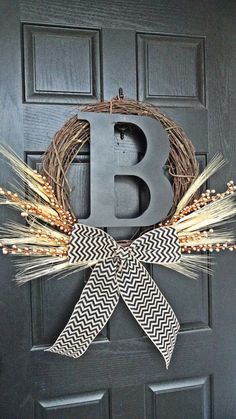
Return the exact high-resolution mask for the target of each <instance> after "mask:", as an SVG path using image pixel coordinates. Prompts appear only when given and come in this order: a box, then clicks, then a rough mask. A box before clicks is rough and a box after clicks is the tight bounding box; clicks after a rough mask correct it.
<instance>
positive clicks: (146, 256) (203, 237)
mask: <svg viewBox="0 0 236 419" xmlns="http://www.w3.org/2000/svg"><path fill="white" fill-rule="evenodd" d="M83 110H84V111H86V112H97V113H99V112H110V113H118V114H130V115H139V116H145V117H151V118H154V119H156V120H158V121H160V122H161V124H162V125H163V128H164V129H165V130H166V131H167V133H168V138H169V141H170V154H169V158H168V161H167V163H166V166H167V168H168V170H169V174H170V175H171V177H172V187H173V206H172V209H171V211H170V213H169V214H168V216H167V218H166V219H165V220H157V223H159V224H157V225H155V226H152V227H150V228H148V229H147V231H146V232H144V233H143V234H141V235H140V236H139V237H137V238H135V239H134V240H127V241H126V242H124V243H123V242H116V241H115V240H114V239H113V238H112V237H111V236H110V235H109V234H107V233H106V232H104V231H103V230H101V229H98V228H95V227H92V226H88V225H85V224H82V223H80V222H79V220H76V219H75V216H74V214H73V210H72V208H71V205H70V201H69V192H70V188H69V184H68V181H67V179H66V175H67V172H68V170H69V167H70V164H71V163H72V161H73V159H74V158H75V156H76V155H77V154H78V152H79V151H80V150H81V148H82V147H83V146H84V145H85V144H86V143H87V142H88V141H89V139H90V133H89V124H88V122H86V121H84V120H80V119H78V117H77V116H73V117H72V118H70V119H69V120H68V121H67V122H66V123H65V124H64V126H63V127H62V128H61V129H60V130H59V131H58V132H57V133H56V134H55V136H54V138H53V140H52V142H51V144H50V146H49V148H48V150H47V151H46V153H45V154H44V156H43V160H42V162H43V169H42V172H41V173H38V172H37V171H36V170H33V169H32V168H31V167H29V166H28V165H26V164H25V163H24V162H23V161H22V160H21V159H19V157H18V156H17V155H16V154H15V153H14V152H13V151H12V150H9V149H6V148H5V147H3V146H2V145H0V153H1V154H2V156H4V157H5V158H6V159H7V160H8V162H9V164H10V165H11V166H12V169H13V170H14V172H15V174H16V175H17V177H18V178H19V179H20V180H21V183H20V186H19V182H18V183H16V184H15V185H11V186H12V189H13V190H12V191H10V190H8V189H6V188H3V187H1V188H0V203H1V204H6V205H9V206H11V207H13V208H14V209H16V210H18V211H20V213H21V215H22V217H23V218H24V219H25V221H26V223H24V224H21V223H19V222H15V221H8V222H6V223H5V224H4V225H3V226H1V229H0V233H1V237H0V241H1V247H2V252H3V254H6V255H15V256H19V258H18V261H17V262H16V263H17V268H18V272H17V274H16V281H17V283H19V284H23V283H26V282H27V281H31V280H34V279H35V278H40V277H43V276H45V275H49V274H50V275H51V276H55V275H60V276H61V277H62V276H66V275H68V274H69V273H70V272H72V271H75V272H76V271H78V270H81V269H85V268H88V267H90V268H91V269H92V273H91V275H90V278H89V280H88V282H87V283H86V285H85V287H84V289H83V292H82V294H81V296H80V299H79V301H78V302H77V304H76V305H75V307H74V310H73V312H72V315H71V317H70V319H69V321H68V323H67V325H66V326H65V328H64V329H63V331H62V332H61V333H60V335H59V337H58V338H57V340H56V342H55V343H54V344H53V345H52V346H51V347H50V348H48V349H47V351H50V352H55V353H58V354H62V355H67V356H70V357H74V358H77V357H79V356H81V355H83V353H84V352H85V351H86V350H87V349H88V347H89V345H90V343H91V342H92V341H93V340H94V339H95V337H96V336H97V335H98V333H99V332H100V331H101V330H102V329H103V327H104V326H105V324H106V323H107V321H108V320H109V318H110V316H111V315H112V313H113V311H114V309H115V307H116V305H117V303H118V301H119V298H120V297H121V298H122V299H123V300H124V301H125V303H126V305H127V307H128V308H129V310H130V311H131V313H132V315H133V316H134V317H135V319H136V320H137V322H138V323H139V325H140V326H141V327H142V328H143V330H144V331H145V333H146V334H147V336H148V337H149V338H150V339H151V341H152V342H153V343H154V345H155V346H156V347H157V348H158V350H159V351H160V352H161V354H162V356H163V357H164V359H165V363H166V367H168V365H169V363H170V359H171V356H172V353H173V349H174V346H175V342H176V337H177V333H178V330H179V322H178V320H177V317H176V315H175V313H174V311H173V309H172V308H171V306H170V304H169V303H168V302H167V300H166V299H165V297H164V296H163V295H162V293H161V291H160V290H159V288H158V286H157V284H156V283H155V282H154V281H153V279H152V278H151V276H150V275H149V273H148V271H147V270H146V268H145V267H144V266H143V264H142V263H156V264H161V265H163V266H165V267H168V268H171V269H174V270H176V271H178V272H180V273H182V274H184V275H187V276H190V277H197V273H196V272H197V270H199V269H201V270H203V271H208V270H209V267H208V252H214V251H216V252H219V251H221V250H225V249H229V250H233V249H235V248H236V245H235V244H234V234H233V232H232V231H230V230H226V229H225V228H224V227H223V228H222V225H224V224H225V222H227V221H228V220H229V219H231V218H232V217H234V216H235V214H236V206H235V202H234V194H235V189H236V187H235V186H234V183H233V181H229V182H228V183H227V190H226V191H225V192H223V193H216V192H215V191H214V190H206V191H205V192H203V193H201V194H200V195H199V188H201V187H202V185H204V184H205V182H206V180H207V179H208V178H209V177H210V176H211V175H213V174H214V173H215V172H216V171H217V170H218V169H220V168H221V167H222V165H223V164H224V159H223V158H222V156H220V155H216V156H215V157H214V158H213V159H212V160H211V162H210V163H209V164H208V166H207V167H206V168H205V169H204V170H203V171H202V172H201V173H200V174H199V173H198V172H199V169H198V163H197V161H196V158H195V153H194V147H193V145H192V143H191V141H190V140H189V139H188V138H187V136H186V134H185V133H184V132H183V130H182V129H181V128H180V127H178V126H177V125H176V124H175V123H174V122H173V121H172V120H171V119H170V118H169V117H168V116H166V115H164V114H163V113H162V112H161V111H160V110H159V109H158V108H157V107H155V106H153V105H150V104H147V103H143V102H136V101H134V100H126V99H124V98H123V97H120V96H119V97H117V98H115V99H113V100H111V101H108V102H99V103H97V104H92V105H88V106H86V107H85V108H84V109H83Z"/></svg>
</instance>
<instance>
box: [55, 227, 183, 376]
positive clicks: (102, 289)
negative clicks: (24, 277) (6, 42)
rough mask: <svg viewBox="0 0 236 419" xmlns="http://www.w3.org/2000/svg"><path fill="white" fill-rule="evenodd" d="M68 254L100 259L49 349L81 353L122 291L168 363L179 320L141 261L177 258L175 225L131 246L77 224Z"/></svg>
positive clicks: (73, 354) (72, 259)
mask: <svg viewBox="0 0 236 419" xmlns="http://www.w3.org/2000/svg"><path fill="white" fill-rule="evenodd" d="M68 255H69V260H70V263H76V262H91V261H96V265H95V267H94V269H93V271H92V273H91V275H90V278H89V280H88V282H87V284H86V285H85V287H84V289H83V292H82V294H81V297H80V299H79V301H78V302H77V304H76V305H75V308H74V311H73V313H72V315H71V317H70V319H69V321H68V323H67V325H66V327H65V328H64V330H63V331H62V332H61V334H60V335H59V337H58V338H57V340H56V342H55V343H54V344H53V346H51V347H50V348H49V349H48V350H49V351H51V352H57V353H59V354H63V355H67V356H71V357H74V358H77V357H79V356H81V355H82V354H83V353H84V352H85V351H86V349H88V347H89V345H90V343H91V342H92V341H93V340H94V339H95V337H96V336H97V335H98V333H99V332H100V331H101V330H102V329H103V327H104V326H105V324H106V323H107V321H108V320H109V318H110V317H111V315H112V313H113V311H114V309H115V307H116V305H117V303H118V301H119V297H120V296H121V297H122V298H123V300H124V301H125V303H126V305H127V307H128V308H129V310H130V311H131V313H132V315H133V316H134V317H135V319H136V320H137V322H138V323H139V325H140V326H141V327H142V329H143V330H144V332H145V333H146V334H147V336H148V337H149V338H150V339H151V340H152V342H153V343H154V345H155V346H156V347H157V348H158V349H159V351H160V352H161V354H162V356H163V357H164V359H165V362H166V367H167V368H168V365H169V363H170V359H171V356H172V352H173V349H174V345H175V342H176V337H177V333H178V330H179V327H180V326H179V322H178V320H177V318H176V316H175V313H174V311H173V310H172V308H171V306H170V305H169V303H168V302H167V300H166V299H165V297H164V296H163V295H162V293H161V292H160V290H159V288H158V286H157V285H156V283H155V282H154V281H153V279H152V278H151V276H150V275H149V273H148V271H147V270H146V269H145V268H144V266H143V265H142V263H141V262H144V263H176V262H178V261H179V260H180V258H181V250H180V245H179V240H178V236H177V233H176V231H175V229H174V228H171V227H168V228H167V227H163V228H156V229H154V230H151V231H149V232H147V233H145V234H143V235H142V236H140V237H139V238H138V239H136V240H134V241H133V242H132V244H131V245H130V246H129V247H121V246H120V245H119V244H117V242H116V241H115V240H114V239H113V238H112V237H111V236H109V235H108V234H107V233H105V232H104V231H102V230H100V229H98V228H94V227H89V226H86V225H84V224H76V225H75V227H74V229H73V232H72V235H71V240H70V244H69V252H68Z"/></svg>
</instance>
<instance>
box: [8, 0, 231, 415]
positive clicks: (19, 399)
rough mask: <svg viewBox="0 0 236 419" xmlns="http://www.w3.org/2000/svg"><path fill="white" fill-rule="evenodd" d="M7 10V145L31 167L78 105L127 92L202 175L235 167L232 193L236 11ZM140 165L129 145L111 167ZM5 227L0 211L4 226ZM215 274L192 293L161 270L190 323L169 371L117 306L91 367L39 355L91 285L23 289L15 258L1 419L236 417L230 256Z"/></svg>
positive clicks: (121, 207) (147, 7)
mask: <svg viewBox="0 0 236 419" xmlns="http://www.w3.org/2000/svg"><path fill="white" fill-rule="evenodd" d="M0 7H1V14H0V21H1V25H0V31H1V37H0V44H1V48H0V51H1V56H0V81H1V90H0V112H1V124H0V137H1V141H2V142H4V143H6V144H8V145H10V146H11V147H12V148H13V149H14V150H15V151H16V152H17V153H18V154H19V155H20V156H21V157H24V158H25V160H26V161H27V162H28V163H29V164H30V165H32V166H34V167H36V166H37V165H39V164H40V156H41V155H42V153H43V151H44V150H45V149H46V148H47V147H48V145H49V143H50V141H51V138H52V136H53V134H54V133H55V132H56V130H58V129H59V128H60V127H61V126H62V125H63V124H64V122H65V120H66V119H67V118H68V117H69V116H71V115H73V114H74V113H76V109H75V105H78V104H79V105H81V104H86V103H91V102H93V103H94V102H96V101H99V100H102V99H106V100H109V99H111V98H112V97H114V96H115V95H117V93H118V89H119V88H120V87H122V88H123V91H124V93H125V95H126V96H127V97H129V98H133V99H138V100H141V101H146V102H150V103H153V104H154V105H157V106H159V107H161V109H162V110H163V111H164V112H165V113H167V114H169V115H170V116H171V117H172V118H173V119H174V120H175V121H176V123H177V124H179V125H180V126H181V127H183V129H184V130H185V131H186V133H187V134H188V136H189V137H190V138H191V139H192V141H193V143H194V145H195V147H196V150H197V157H198V159H199V162H200V164H201V167H204V166H205V164H206V162H207V161H208V159H209V157H211V156H212V155H213V154H214V153H215V152H218V151H221V152H222V153H223V154H224V156H225V157H226V158H228V159H229V161H230V163H229V164H228V165H227V166H226V167H225V168H224V169H223V170H222V171H221V173H220V174H219V175H218V176H216V177H215V179H214V180H213V181H212V186H213V185H214V187H215V188H219V190H221V189H224V187H225V181H226V179H230V178H231V177H232V176H233V175H234V176H235V170H234V167H235V163H236V157H235V153H234V149H235V147H234V141H235V133H236V125H235V117H234V111H235V102H234V94H233V92H234V88H235V77H234V74H235V67H236V63H235V59H234V41H235V26H234V20H235V17H236V8H235V3H234V2H233V1H227V2H222V1H220V0H219V1H217V0H215V1H208V2H206V1H203V0H199V1H195V2H194V1H186V0H179V1H178V2H176V1H174V0H170V1H168V2H166V1H163V0H158V1H149V0H143V1H142V2H140V1H134V0H129V1H128V2H126V1H123V0H120V1H113V2H109V1H107V0H104V1H97V2H93V1H89V2H88V1H84V0H81V1H75V0H71V1H70V2H68V1H65V0H52V1H47V0H43V1H42V0H41V1H40V0H19V1H15V0H1V3H0ZM101 152H102V153H106V150H105V149H104V150H102V151H101ZM142 152H143V145H142V144H141V143H139V142H137V141H132V140H130V139H127V141H124V142H122V145H121V146H120V148H118V149H116V153H115V155H116V158H117V159H119V161H120V162H122V161H123V162H125V163H124V164H126V165H132V164H134V163H135V162H136V161H137V160H138V159H139V155H140V153H142ZM89 162H90V155H89V150H85V151H83V153H82V154H81V155H80V156H79V159H78V160H76V161H75V162H74V163H73V165H72V167H71V171H70V174H69V179H70V182H71V185H72V188H73V193H72V196H71V199H72V201H73V205H74V208H75V209H76V212H77V214H79V215H80V217H84V218H86V217H87V216H88V214H89V168H90V165H89ZM150 170H152V168H150ZM0 177H1V184H4V185H5V184H6V183H7V182H9V181H11V178H10V171H9V168H8V167H6V166H5V164H4V163H2V162H1V173H0ZM127 196H128V197H129V205H127V203H126V200H125V199H123V198H124V197H127ZM137 208H140V202H139V194H138V191H137V184H136V183H135V182H131V181H130V180H129V181H128V182H127V181H124V182H120V183H119V184H118V185H117V211H118V213H119V215H120V216H121V217H122V216H129V217H132V216H135V214H136V215H137ZM9 216H10V214H9V213H7V211H5V210H4V209H2V210H1V221H2V220H5V219H6V218H7V217H9ZM11 216H12V217H13V215H12V214H11ZM121 225H122V222H121ZM108 232H109V233H110V234H111V235H114V236H115V237H117V236H118V235H120V236H123V237H125V236H126V235H129V234H130V231H128V229H127V228H126V229H125V230H119V231H118V230H115V229H108ZM213 268H214V274H213V276H212V277H210V276H207V275H200V276H199V279H198V280H196V281H194V280H191V279H188V278H185V277H183V276H181V275H179V274H175V273H173V272H170V271H169V270H168V271H166V270H164V269H161V268H159V267H155V266H153V268H152V276H153V278H154V279H155V280H156V281H157V283H158V285H159V286H160V288H161V290H162V292H163V293H164V295H165V296H166V297H167V299H168V301H169V302H170V303H171V305H172V306H173V308H174V310H175V312H176V314H177V316H178V319H179V320H180V322H181V331H180V333H179V335H178V339H177V345H176V348H175V352H174V355H173V358H172V362H171V365H170V367H169V370H168V371H167V370H166V369H165V364H164V361H163V359H162V358H161V355H160V353H159V352H158V351H157V350H156V349H155V347H154V346H153V344H152V343H151V342H150V341H149V340H148V339H147V338H146V337H145V336H144V334H143V332H142V330H141V329H140V328H139V326H138V325H137V323H136V322H135V320H134V319H133V318H132V316H131V314H130V313H129V312H128V309H127V308H126V307H125V305H124V304H123V303H122V302H120V303H119V305H118V307H117V309H116V310H115V312H114V314H113V316H112V318H111V320H110V321H109V323H108V324H107V326H106V327H105V329H104V330H103V332H102V333H101V334H100V335H99V337H98V338H97V339H96V341H95V342H94V343H93V344H92V345H91V347H90V348H89V350H88V351H87V352H86V354H85V355H84V356H83V357H81V358H79V359H70V358H67V357H63V356H59V355H55V354H52V353H49V352H44V351H43V350H44V349H46V348H47V347H48V346H49V345H51V344H52V343H53V342H54V340H55V338H56V337H57V336H58V334H59V333H60V331H61V330H62V329H63V327H64V326H65V324H66V322H67V320H68V318H69V316H70V314H71V312H72V310H73V307H74V304H75V303H76V302H77V300H78V298H79V295H80V293H81V291H82V289H83V286H84V283H85V281H86V279H87V277H88V272H82V273H81V274H77V275H74V276H73V275H71V276H70V277H68V278H65V279H61V280H59V281H57V280H53V279H52V280H49V281H48V280H47V278H41V279H39V280H36V281H35V282H34V283H32V284H27V285H25V286H24V287H21V288H19V287H16V285H15V284H14V282H13V281H12V279H13V278H14V274H15V268H14V264H13V261H12V259H9V258H5V257H2V256H1V297H0V308H1V316H0V328H1V329H0V330H1V353H0V355H1V368H0V386H1V390H0V417H1V418H3V419H18V418H20V419H32V418H35V419H38V418H48V419H52V418H56V419H72V418H76V419H108V418H109V419H118V418H119V419H144V418H147V419H154V418H156V419H157V418H158V419H183V418H185V419H200V418H204V419H207V418H211V417H213V415H214V417H215V418H219V419H230V418H236V399H235V390H234V389H235V385H236V370H235V368H236V367H235V365H236V363H235V356H236V338H235V324H236V310H235V306H236V293H235V278H234V272H235V256H234V254H231V253H227V254H226V253H222V254H220V255H219V256H218V255H217V258H216V262H215V265H214V267H213Z"/></svg>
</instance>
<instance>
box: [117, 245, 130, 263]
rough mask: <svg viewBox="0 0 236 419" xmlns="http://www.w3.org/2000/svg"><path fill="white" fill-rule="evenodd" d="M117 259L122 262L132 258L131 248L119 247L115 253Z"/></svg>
mask: <svg viewBox="0 0 236 419" xmlns="http://www.w3.org/2000/svg"><path fill="white" fill-rule="evenodd" d="M115 255H116V257H118V259H120V260H122V261H123V260H125V259H127V258H129V256H130V248H129V247H122V246H119V247H118V249H117V250H116V251H115Z"/></svg>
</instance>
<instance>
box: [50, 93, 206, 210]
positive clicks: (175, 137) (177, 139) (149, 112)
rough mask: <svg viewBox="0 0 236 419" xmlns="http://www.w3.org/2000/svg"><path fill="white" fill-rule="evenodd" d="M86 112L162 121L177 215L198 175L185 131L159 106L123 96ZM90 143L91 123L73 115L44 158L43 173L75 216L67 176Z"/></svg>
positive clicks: (90, 108)
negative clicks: (84, 147)
mask: <svg viewBox="0 0 236 419" xmlns="http://www.w3.org/2000/svg"><path fill="white" fill-rule="evenodd" d="M83 111H86V112H97V113H100V112H107V113H115V114H116V113H118V114H125V115H139V116H148V117H150V118H154V119H156V120H158V121H160V122H161V124H162V125H163V127H164V129H165V130H166V131H167V133H168V138H169V141H170V154H169V159H168V161H167V168H168V171H169V174H170V176H171V177H172V179H173V180H172V182H173V186H172V187H173V195H174V196H173V207H172V210H171V213H174V210H175V208H176V206H177V204H178V202H179V201H180V199H181V198H182V196H183V195H184V193H185V192H186V191H187V190H188V188H189V186H190V185H191V183H192V182H193V180H194V179H195V178H196V177H197V175H198V173H199V167H198V162H197V160H196V156H195V149H194V146H193V144H192V142H191V141H190V140H189V138H188V137H187V135H186V134H185V133H184V131H183V130H182V128H180V127H179V126H178V125H176V123H175V122H174V121H173V120H172V119H171V118H170V117H169V116H167V115H165V114H164V113H163V112H161V111H160V109H159V108H157V107H156V106H153V105H151V104H148V103H143V102H136V101H135V100H125V99H121V98H120V97H117V98H115V99H112V100H111V101H107V102H99V103H96V104H93V105H89V106H86V107H85V108H83ZM89 141H90V132H89V124H88V122H86V121H81V120H79V119H78V118H77V117H76V116H73V117H72V118H70V119H69V120H68V121H66V123H65V124H64V125H63V127H62V128H61V129H60V130H59V131H58V132H57V133H56V134H55V136H54V138H53V140H52V142H51V144H50V145H49V147H48V149H47V151H46V153H45V154H44V156H43V174H44V175H45V176H46V177H47V179H48V181H49V183H50V185H51V186H52V187H53V190H54V192H55V195H56V197H57V199H58V201H59V202H60V204H61V205H62V206H63V207H64V208H66V209H68V210H69V211H70V212H71V213H73V209H72V207H71V204H70V200H69V195H70V187H69V184H68V182H67V179H66V174H67V172H68V170H69V167H70V165H71V163H72V161H73V160H74V158H75V156H76V155H77V154H78V152H79V151H80V150H81V149H82V148H83V146H84V145H85V144H86V143H87V142H89Z"/></svg>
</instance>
